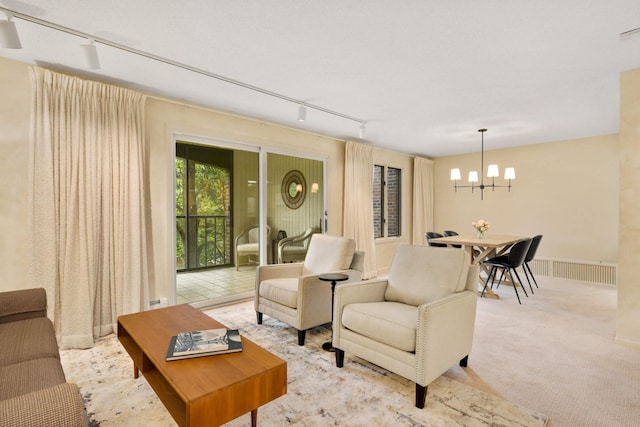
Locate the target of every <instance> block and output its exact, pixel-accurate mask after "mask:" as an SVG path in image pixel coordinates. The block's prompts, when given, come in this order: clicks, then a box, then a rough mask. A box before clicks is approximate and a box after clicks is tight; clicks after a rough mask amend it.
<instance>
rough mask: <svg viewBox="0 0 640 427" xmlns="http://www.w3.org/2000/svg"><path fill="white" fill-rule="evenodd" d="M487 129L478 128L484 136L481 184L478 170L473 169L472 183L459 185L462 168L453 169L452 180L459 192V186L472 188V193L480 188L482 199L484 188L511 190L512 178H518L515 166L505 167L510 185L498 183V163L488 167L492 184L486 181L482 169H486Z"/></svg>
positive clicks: (488, 176)
mask: <svg viewBox="0 0 640 427" xmlns="http://www.w3.org/2000/svg"><path fill="white" fill-rule="evenodd" d="M486 131H487V130H486V129H478V132H480V135H481V138H482V146H481V150H482V151H481V152H480V153H481V154H480V184H478V172H477V171H471V172H469V182H470V183H471V185H458V181H460V179H461V175H460V169H459V168H454V169H451V181H453V188H454V189H455V191H456V192H457V191H458V188H471V193H473V191H474V190H475V189H480V200H484V190H485V189H486V188H491V191H495V189H496V188H498V187H505V188H508V189H509V190H508V191H509V192H511V180H512V179H516V170H515V169H514V168H505V170H504V179H506V180H507V181H508V185H496V184H495V178H496V177H498V176H500V170H499V169H498V165H489V167H488V168H487V178H491V184H485V183H484V176H483V175H482V171H483V169H484V133H485V132H486Z"/></svg>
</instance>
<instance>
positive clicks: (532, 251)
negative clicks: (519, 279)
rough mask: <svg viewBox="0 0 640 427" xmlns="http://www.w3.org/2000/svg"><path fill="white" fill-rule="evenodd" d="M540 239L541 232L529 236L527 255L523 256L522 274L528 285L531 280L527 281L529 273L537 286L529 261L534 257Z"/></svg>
mask: <svg viewBox="0 0 640 427" xmlns="http://www.w3.org/2000/svg"><path fill="white" fill-rule="evenodd" d="M540 240H542V234H538V235H537V236H533V237H532V238H531V246H529V250H528V251H527V255H526V256H525V257H524V262H523V263H522V269H523V270H524V275H525V276H527V282H529V287H531V282H530V281H529V275H531V278H532V279H533V283H534V284H535V285H536V288H539V286H538V282H537V281H536V278H535V277H534V275H533V271H531V267H529V262H530V261H532V260H533V259H534V258H535V256H536V252H537V251H538V246H540ZM527 271H528V273H527ZM532 291H533V290H532Z"/></svg>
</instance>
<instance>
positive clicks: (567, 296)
mask: <svg viewBox="0 0 640 427" xmlns="http://www.w3.org/2000/svg"><path fill="white" fill-rule="evenodd" d="M538 283H539V285H540V288H539V289H536V288H535V287H534V291H535V294H534V295H530V296H529V297H528V298H526V297H523V296H522V295H521V298H522V305H518V301H517V300H516V297H515V294H514V291H513V288H510V287H508V286H500V288H499V289H498V290H497V293H498V294H499V295H500V296H501V299H499V300H491V299H487V298H481V299H479V300H478V314H477V320H476V329H475V335H474V347H473V350H472V352H471V356H470V358H469V368H468V369H467V370H465V371H464V372H463V371H462V370H461V369H459V368H454V369H451V370H449V372H448V373H447V376H449V377H450V378H454V379H456V380H458V381H461V382H464V383H466V384H470V385H473V386H474V387H478V388H480V389H482V390H485V391H489V392H492V393H495V394H496V395H498V396H502V397H504V398H505V399H508V400H509V401H512V402H516V403H519V404H521V405H524V406H526V407H529V408H532V409H534V410H537V411H540V412H542V413H544V414H546V415H547V416H548V417H549V426H551V427H575V426H589V427H629V426H637V425H640V421H638V420H640V350H638V349H633V348H628V347H624V346H621V345H617V344H615V343H614V339H615V333H616V307H617V292H616V289H615V288H614V287H611V286H605V285H593V284H588V283H584V282H576V281H569V280H561V279H549V278H545V277H539V278H538ZM527 289H528V287H527Z"/></svg>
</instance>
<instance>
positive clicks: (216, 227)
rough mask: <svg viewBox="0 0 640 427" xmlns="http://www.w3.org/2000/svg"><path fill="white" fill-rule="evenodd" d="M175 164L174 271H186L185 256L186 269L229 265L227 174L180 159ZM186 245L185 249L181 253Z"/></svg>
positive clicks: (228, 193)
mask: <svg viewBox="0 0 640 427" xmlns="http://www.w3.org/2000/svg"><path fill="white" fill-rule="evenodd" d="M175 163H176V193H175V194H176V237H177V238H176V258H177V269H178V270H182V269H185V268H186V264H185V262H186V260H185V258H186V257H187V258H188V259H189V268H198V267H206V266H210V265H224V264H229V263H230V262H231V256H230V250H229V248H230V243H229V239H230V227H229V221H228V220H229V212H230V208H229V204H230V174H229V171H228V170H226V169H222V168H219V167H216V166H212V165H208V164H204V163H197V162H194V161H189V163H188V165H187V161H186V160H185V159H181V158H177V159H176V162H175ZM187 167H189V170H188V172H189V173H188V174H187ZM187 180H188V181H187ZM189 184H190V185H189ZM185 214H188V216H189V226H188V227H187V224H186V219H185ZM187 242H188V243H189V248H188V249H189V250H188V251H185V244H186V243H187Z"/></svg>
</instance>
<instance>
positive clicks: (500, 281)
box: [491, 268, 505, 289]
mask: <svg viewBox="0 0 640 427" xmlns="http://www.w3.org/2000/svg"><path fill="white" fill-rule="evenodd" d="M504 270H505V269H504V268H503V269H501V270H500V278H499V279H498V284H497V285H496V289H498V288H499V287H500V283H502V279H504ZM494 279H495V276H494ZM491 289H493V286H491Z"/></svg>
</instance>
